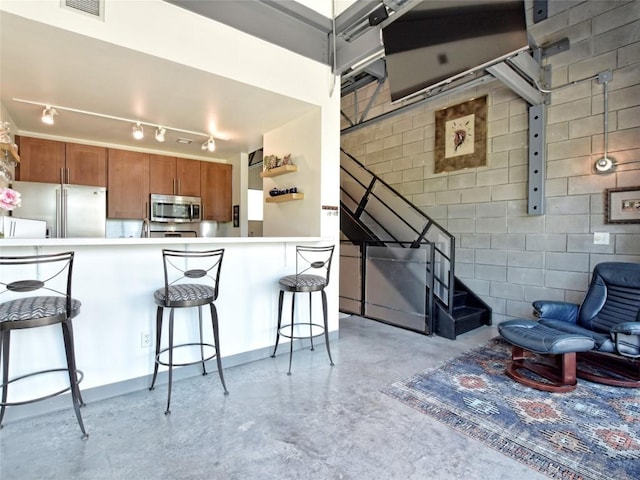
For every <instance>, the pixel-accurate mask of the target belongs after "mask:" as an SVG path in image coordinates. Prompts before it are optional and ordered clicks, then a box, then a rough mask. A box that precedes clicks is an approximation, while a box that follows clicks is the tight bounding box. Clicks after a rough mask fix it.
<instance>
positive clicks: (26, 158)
mask: <svg viewBox="0 0 640 480" xmlns="http://www.w3.org/2000/svg"><path fill="white" fill-rule="evenodd" d="M16 139H17V143H18V146H19V149H20V150H19V151H20V166H19V167H18V171H17V172H16V178H17V179H18V180H21V181H24V182H44V183H70V184H74V185H91V186H98V187H106V186H107V149H106V148H104V147H96V146H92V145H80V144H76V143H69V142H59V141H56V140H44V139H41V138H31V137H21V136H16Z"/></svg>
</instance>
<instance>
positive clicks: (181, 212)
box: [149, 193, 202, 222]
mask: <svg viewBox="0 0 640 480" xmlns="http://www.w3.org/2000/svg"><path fill="white" fill-rule="evenodd" d="M150 207H151V214H150V216H149V217H150V218H149V219H150V220H151V221H152V222H199V221H201V220H202V200H201V198H200V197H185V196H181V195H158V194H155V193H152V194H151V202H150Z"/></svg>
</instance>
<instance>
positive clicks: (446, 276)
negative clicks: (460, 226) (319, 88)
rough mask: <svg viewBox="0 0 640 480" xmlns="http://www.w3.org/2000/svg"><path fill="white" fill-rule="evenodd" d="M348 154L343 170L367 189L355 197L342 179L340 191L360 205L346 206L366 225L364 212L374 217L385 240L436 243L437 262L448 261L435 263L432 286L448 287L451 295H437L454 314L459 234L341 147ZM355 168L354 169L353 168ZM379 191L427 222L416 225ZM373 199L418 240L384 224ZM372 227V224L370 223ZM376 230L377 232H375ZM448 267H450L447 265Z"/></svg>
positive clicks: (390, 241) (412, 244)
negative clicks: (363, 178) (439, 268)
mask: <svg viewBox="0 0 640 480" xmlns="http://www.w3.org/2000/svg"><path fill="white" fill-rule="evenodd" d="M340 150H341V152H342V153H343V154H344V157H343V160H341V162H340V169H341V172H344V174H346V175H348V177H349V180H350V181H351V182H356V184H357V185H359V187H360V188H361V189H362V190H363V194H362V195H361V197H360V198H354V196H353V195H352V194H351V193H349V192H348V191H347V190H345V188H344V187H343V184H344V182H342V181H341V182H340V190H341V193H342V194H343V195H346V196H347V197H348V198H349V199H350V200H351V201H352V202H353V203H354V204H355V205H357V207H356V209H355V211H352V209H351V208H348V206H347V205H346V203H345V202H341V205H342V208H345V209H348V210H349V211H350V213H351V214H352V216H353V217H354V218H355V219H357V220H358V221H360V222H362V223H363V224H365V225H367V224H366V222H363V221H362V215H363V214H366V215H367V218H369V219H371V221H373V222H375V224H376V226H377V227H379V228H380V229H382V230H383V231H384V232H385V234H387V235H389V237H390V238H388V239H385V238H380V241H381V242H382V243H396V244H399V245H401V246H403V247H405V246H406V245H408V246H409V247H410V248H419V246H420V244H421V243H422V242H423V241H425V240H426V241H428V243H431V244H432V245H433V249H434V255H435V256H437V260H434V261H436V262H437V263H440V262H442V263H444V264H446V266H445V268H443V272H438V271H436V268H435V267H436V264H435V263H434V264H433V265H432V269H433V272H432V273H433V282H432V287H433V288H435V284H436V283H437V284H438V285H439V286H440V288H438V289H437V290H438V291H439V290H440V289H446V290H447V295H439V294H438V292H436V296H437V297H438V298H439V299H440V300H441V301H442V302H443V303H444V304H446V306H447V309H448V311H449V313H453V296H454V285H455V237H454V236H453V235H451V234H450V233H449V232H447V231H446V230H445V229H444V228H443V227H442V226H440V225H439V224H438V223H437V222H436V221H435V220H433V219H432V218H430V217H429V216H428V215H427V214H425V213H424V212H423V211H422V210H420V209H419V208H418V207H416V206H415V205H413V204H412V203H411V202H409V201H408V200H407V199H406V198H404V197H403V196H402V195H401V194H400V193H398V192H397V191H396V190H395V189H394V188H393V187H391V186H390V185H389V184H387V183H386V182H385V181H384V180H382V179H381V178H380V177H378V176H377V175H376V174H375V173H373V172H372V171H371V170H369V169H368V168H367V167H365V166H364V165H363V164H362V163H361V162H359V161H358V160H357V159H356V158H355V157H353V156H352V155H351V154H349V153H347V152H346V151H345V150H344V149H343V148H341V149H340ZM344 158H347V159H348V160H349V161H350V162H351V165H350V166H355V168H356V169H357V171H358V172H360V173H363V172H364V173H365V174H366V176H367V178H368V180H369V181H368V182H367V183H366V184H365V183H363V181H361V180H360V179H359V178H357V177H356V176H355V175H354V173H352V171H350V169H349V168H347V165H346V164H347V163H348V162H347V161H344ZM352 170H353V169H352ZM375 190H380V191H381V192H386V194H388V196H390V197H391V196H392V197H396V198H397V199H399V200H400V201H401V202H402V203H403V204H404V206H405V207H407V208H408V209H409V211H410V212H411V213H413V214H416V215H417V216H418V217H419V218H420V219H421V220H423V221H424V225H423V226H421V228H416V227H415V226H414V225H412V224H411V222H410V220H409V219H407V218H405V217H403V216H402V215H401V214H399V213H398V212H397V211H396V210H395V209H394V208H392V207H391V206H390V205H389V202H387V201H385V199H384V198H383V197H384V196H385V195H381V194H378V193H376V191H375ZM372 198H375V200H376V201H377V202H379V203H380V205H382V206H383V207H384V208H386V212H388V213H390V214H391V216H392V217H393V218H395V219H396V220H397V222H398V223H397V224H398V225H402V226H404V227H406V230H408V231H409V232H413V233H414V234H415V238H414V239H410V240H409V241H403V242H400V241H399V240H398V239H397V238H396V237H395V236H394V235H393V233H392V232H391V227H390V226H389V225H383V224H382V222H381V221H380V220H379V219H378V218H376V217H375V215H374V214H372V213H371V212H370V211H368V210H367V204H368V203H369V202H370V201H371V199H372ZM367 226H369V225H367ZM374 233H375V232H374ZM430 235H435V236H437V237H438V239H440V240H443V242H444V245H443V246H442V248H441V247H439V246H438V242H435V241H429V240H428V237H429V236H430ZM447 266H448V268H446V267H447Z"/></svg>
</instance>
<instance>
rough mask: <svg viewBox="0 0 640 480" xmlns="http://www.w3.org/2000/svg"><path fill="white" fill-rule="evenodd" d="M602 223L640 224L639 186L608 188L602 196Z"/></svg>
mask: <svg viewBox="0 0 640 480" xmlns="http://www.w3.org/2000/svg"><path fill="white" fill-rule="evenodd" d="M604 215H605V216H604V223H608V224H612V223H613V224H616V223H640V186H638V187H622V188H608V189H606V190H605V196H604Z"/></svg>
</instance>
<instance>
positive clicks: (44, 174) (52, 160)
mask: <svg viewBox="0 0 640 480" xmlns="http://www.w3.org/2000/svg"><path fill="white" fill-rule="evenodd" d="M16 143H17V144H18V151H19V152H20V165H18V167H17V169H16V180H20V181H22V182H44V183H62V182H63V172H64V168H65V144H64V142H57V141H55V140H43V139H41V138H31V137H22V136H18V135H16Z"/></svg>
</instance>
